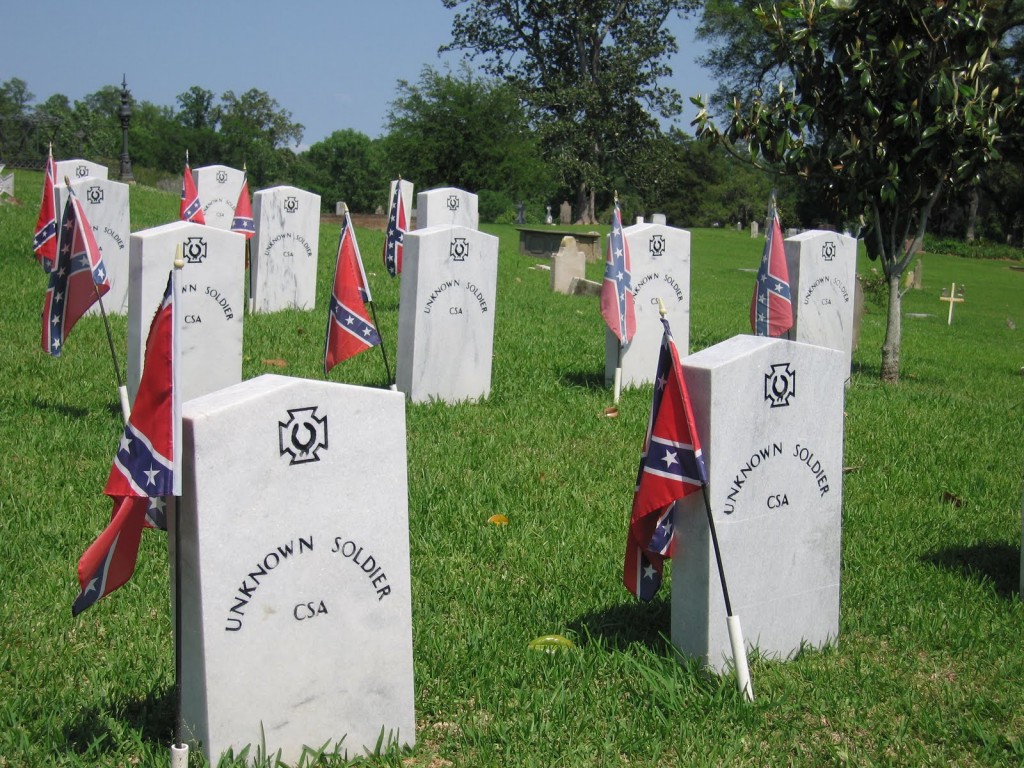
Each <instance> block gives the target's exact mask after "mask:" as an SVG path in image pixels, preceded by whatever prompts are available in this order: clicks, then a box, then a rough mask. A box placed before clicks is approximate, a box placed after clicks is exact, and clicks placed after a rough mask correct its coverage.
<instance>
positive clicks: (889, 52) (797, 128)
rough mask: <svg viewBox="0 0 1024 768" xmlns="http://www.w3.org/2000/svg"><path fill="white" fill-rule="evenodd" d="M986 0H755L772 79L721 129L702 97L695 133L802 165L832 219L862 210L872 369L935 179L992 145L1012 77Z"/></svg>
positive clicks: (888, 356) (1013, 107) (992, 149)
mask: <svg viewBox="0 0 1024 768" xmlns="http://www.w3.org/2000/svg"><path fill="white" fill-rule="evenodd" d="M995 10H996V6H995V4H993V3H990V2H987V0H888V1H887V2H885V3H876V2H869V1H868V0H831V2H830V1H829V0H787V1H786V2H775V3H760V4H759V5H758V7H757V10H756V15H757V18H758V20H759V22H760V23H761V24H762V25H763V28H764V30H765V32H766V33H767V35H768V38H769V46H770V50H771V51H772V52H773V53H774V55H775V58H776V60H777V61H778V62H780V63H785V64H786V67H787V69H788V73H789V76H790V77H791V81H790V84H788V85H787V84H786V83H785V82H780V83H779V85H778V87H777V88H776V89H774V90H773V91H772V92H770V93H768V94H764V95H761V96H759V97H756V98H755V99H754V100H753V101H752V102H751V104H750V105H749V106H744V105H742V104H741V102H740V101H739V100H737V101H735V102H734V104H733V107H732V108H731V109H730V114H729V120H728V124H727V126H726V127H725V129H724V130H720V129H718V128H717V127H716V126H715V125H714V124H713V123H712V122H711V119H710V117H709V116H708V114H707V111H706V110H702V111H701V113H700V114H698V117H697V119H696V121H695V122H696V124H697V126H698V135H699V136H701V137H702V138H705V139H707V140H711V141H716V142H717V141H722V142H725V143H726V145H727V146H731V147H736V146H737V145H744V146H746V147H749V149H750V152H751V154H752V156H753V157H755V158H757V159H759V160H761V161H763V162H764V163H766V164H768V165H771V166H773V167H775V168H778V169H780V170H783V171H785V172H788V173H795V174H799V175H800V176H801V177H802V178H804V179H805V181H806V182H807V183H808V184H810V185H812V187H813V188H814V189H816V190H818V191H819V193H820V194H821V195H823V196H824V197H826V198H827V200H828V201H829V203H830V205H831V206H832V207H833V209H834V210H835V212H836V214H837V217H838V218H839V220H840V221H842V220H845V221H849V220H851V219H853V220H857V219H860V220H861V221H862V222H863V226H862V229H861V232H862V234H863V236H864V238H865V245H866V246H867V250H868V254H869V255H870V256H871V257H872V258H876V259H878V260H879V261H880V262H881V265H882V270H883V273H884V276H885V280H886V282H887V285H888V290H889V301H888V318H887V324H886V334H885V342H884V344H883V346H882V361H881V377H882V380H883V381H890V382H895V381H897V380H898V379H899V373H900V347H901V333H902V324H901V301H900V300H901V293H900V277H901V276H902V274H903V272H904V270H905V269H906V267H907V264H908V263H909V262H910V259H911V256H912V254H913V252H914V251H913V243H914V241H915V240H917V239H919V238H921V237H923V235H924V233H925V230H926V228H927V225H928V218H929V215H930V213H931V211H932V209H933V207H934V205H935V203H936V201H937V200H938V199H939V196H940V194H941V193H942V191H943V189H944V188H947V189H957V188H959V187H962V186H964V185H966V184H969V183H970V182H971V181H972V180H973V179H974V178H975V177H976V176H977V174H978V172H979V169H980V168H982V167H984V165H985V164H986V163H988V162H990V161H994V160H997V159H998V158H999V156H1000V155H999V145H1000V144H1001V143H1002V141H1003V135H1004V131H1005V129H1006V126H1007V125H1008V124H1009V121H1010V120H1011V119H1019V117H1018V115H1017V113H1018V111H1019V101H1020V95H1019V89H1018V88H1017V87H1016V84H1014V87H1012V88H1003V89H1000V88H998V87H996V86H995V84H994V82H993V77H992V71H991V67H992V51H993V48H994V46H996V45H997V44H998V42H999V39H998V34H997V32H996V29H995V24H994V19H993V14H994V13H995Z"/></svg>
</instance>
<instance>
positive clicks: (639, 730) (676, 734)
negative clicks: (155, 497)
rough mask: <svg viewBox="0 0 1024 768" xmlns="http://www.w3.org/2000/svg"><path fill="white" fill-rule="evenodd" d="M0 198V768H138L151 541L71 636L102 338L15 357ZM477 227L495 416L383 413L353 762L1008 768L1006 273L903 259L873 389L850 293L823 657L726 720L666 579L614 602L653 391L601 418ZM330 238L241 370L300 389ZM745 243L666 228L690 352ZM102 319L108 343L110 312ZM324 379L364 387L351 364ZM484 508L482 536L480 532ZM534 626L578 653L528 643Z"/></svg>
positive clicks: (167, 633) (1012, 723)
mask: <svg viewBox="0 0 1024 768" xmlns="http://www.w3.org/2000/svg"><path fill="white" fill-rule="evenodd" d="M16 185H17V186H16V189H17V192H18V194H19V196H20V198H21V200H22V201H24V204H23V205H20V206H19V205H11V204H7V205H0V269H2V272H0V275H2V277H0V286H2V289H3V290H2V296H3V305H2V308H0V318H2V322H0V441H2V459H0V589H2V599H0V768H6V767H7V766H51V765H52V766H70V765H83V766H86V765H88V766H92V765H102V766H128V765H142V766H150V765H166V764H167V760H168V757H167V750H168V745H169V743H170V739H171V731H172V725H173V692H172V685H173V649H172V641H171V620H170V615H169V583H168V569H167V556H166V539H165V536H164V535H163V534H160V533H157V532H153V531H147V532H146V533H144V535H143V542H142V548H141V552H140V558H139V566H138V570H137V571H136V573H135V576H134V577H133V578H132V580H131V581H130V582H129V583H128V584H127V585H126V586H125V587H123V588H121V589H120V590H118V591H116V592H115V593H113V594H112V595H111V596H110V597H107V598H105V599H103V600H101V601H100V602H99V603H98V604H97V605H96V606H95V607H93V608H91V609H89V610H88V611H86V612H85V613H84V614H82V615H81V616H79V617H78V618H77V619H72V617H71V611H70V606H71V602H72V600H73V598H74V597H75V595H76V594H77V591H78V584H77V579H76V575H75V569H76V565H77V561H78V558H79V557H80V555H81V554H82V552H83V551H84V549H85V548H86V547H87V546H88V544H89V543H90V542H91V541H92V540H93V539H94V538H95V536H96V535H97V534H98V533H99V532H100V530H102V528H103V526H104V525H105V523H106V522H107V520H108V519H109V516H110V503H109V501H108V500H107V499H106V497H104V496H103V495H102V488H103V485H104V483H105V481H106V477H107V473H108V471H109V468H110V462H111V459H112V457H113V455H114V451H115V448H116V445H117V442H118V438H119V436H120V432H121V429H122V425H121V422H120V413H119V408H118V404H117V396H116V391H115V388H114V374H113V371H112V367H111V363H110V360H109V354H108V352H107V346H106V344H107V342H106V338H105V335H104V331H103V327H102V323H101V322H100V320H99V319H98V318H85V319H83V320H82V321H81V322H80V323H79V325H78V326H76V328H75V330H74V332H73V334H72V335H71V338H70V341H69V343H68V344H67V347H66V349H65V351H64V355H63V357H62V358H61V359H58V360H54V359H51V358H50V357H49V356H47V355H46V354H44V353H43V352H42V350H41V349H40V348H39V336H40V327H39V324H40V321H39V314H40V309H41V306H42V297H43V292H44V290H45V277H44V275H43V274H42V272H41V270H40V269H39V268H38V266H37V265H36V262H35V260H34V258H33V257H32V254H31V236H32V229H33V225H34V222H35V215H36V211H37V205H38V191H39V189H40V187H41V175H40V174H38V173H35V174H33V173H23V172H17V174H16ZM178 202H179V201H178V198H177V196H175V195H173V194H166V193H162V192H158V191H155V190H151V189H145V188H142V187H135V188H133V190H132V196H131V206H132V228H133V230H139V229H143V228H146V227H150V226H155V225H158V224H162V223H166V222H168V221H173V220H175V219H176V218H177V211H178ZM483 228H484V229H486V230H487V231H489V232H491V233H493V234H496V235H498V236H500V238H501V255H500V259H499V268H498V269H499V274H498V294H497V300H496V308H495V311H496V317H495V321H496V327H495V348H494V367H493V379H492V394H491V397H490V398H489V399H488V400H487V401H486V402H483V403H480V404H476V405H465V404H464V405H456V406H446V405H437V404H433V405H416V406H412V405H410V406H409V407H408V409H407V426H408V460H409V517H410V523H409V524H410V530H409V538H410V544H411V557H412V578H413V585H412V586H413V627H414V638H413V643H414V646H413V647H414V656H415V671H416V681H415V686H416V715H417V723H418V733H417V746H416V748H415V749H414V750H412V751H411V752H408V753H402V752H391V753H388V754H385V755H383V756H380V757H376V758H368V759H367V760H366V761H365V762H366V764H368V765H394V766H420V767H422V768H439V767H441V766H449V765H455V766H497V765H502V766H537V767H538V768H550V767H551V766H577V765H578V766H595V765H596V766H625V765H630V766H677V765H698V766H704V765H707V766H712V765H722V764H730V765H731V764H736V765H752V766H763V765H813V766H817V765H844V764H850V765H900V766H920V765H948V764H955V765H959V766H993V765H1007V766H1011V765H1020V764H1022V762H1024V605H1022V603H1021V601H1020V599H1019V597H1018V595H1017V591H1018V583H1019V581H1018V580H1019V561H1020V539H1021V486H1022V476H1024V461H1022V459H1024V375H1022V372H1021V369H1022V367H1024V271H1018V270H1013V269H1011V268H1010V267H1011V263H1009V262H1005V261H987V260H979V259H958V258H954V257H949V256H938V255H934V254H926V255H925V256H924V289H923V290H920V291H910V292H908V293H907V295H906V296H905V298H904V312H905V319H904V342H903V354H902V361H903V376H902V381H901V383H900V384H899V385H897V386H883V385H882V384H881V383H880V382H879V376H878V374H879V363H880V353H879V349H880V347H881V344H882V338H883V333H884V327H885V313H884V306H883V304H882V303H880V302H875V301H870V300H869V302H868V306H867V310H868V311H867V314H866V315H865V317H864V322H863V327H862V331H861V338H860V345H859V348H858V349H857V350H856V352H855V353H854V361H853V363H854V365H853V370H854V373H853V377H852V381H851V384H850V387H849V389H848V391H847V402H846V428H845V458H844V465H845V466H846V467H847V468H848V471H847V474H846V476H845V478H844V491H845V498H844V504H843V563H842V602H841V622H840V637H839V640H838V643H837V644H836V645H835V646H833V647H829V648H827V649H825V650H822V651H805V652H802V653H800V654H799V655H798V656H797V658H795V659H793V660H791V661H788V662H780V661H777V660H766V659H759V658H755V659H753V660H752V665H751V674H752V677H753V680H754V688H755V691H756V693H757V699H756V701H754V702H753V703H746V702H744V701H743V700H742V699H741V697H740V696H739V694H738V693H737V692H736V689H735V684H734V681H733V680H732V679H731V678H729V677H725V678H721V679H720V678H717V677H714V676H711V675H708V674H706V673H705V672H703V671H701V670H700V669H699V668H697V667H696V666H694V665H693V664H692V663H689V662H687V661H686V660H684V659H679V658H678V657H677V656H676V654H675V653H674V652H673V649H672V647H671V644H670V643H669V641H668V640H667V635H668V632H669V618H670V617H669V592H670V590H671V585H670V584H669V585H667V588H663V589H662V591H661V593H659V595H658V597H657V599H656V600H655V601H654V602H652V603H651V604H649V605H641V604H638V603H637V602H636V601H635V600H634V599H633V598H632V597H631V596H630V595H629V594H628V593H627V592H626V591H625V589H624V588H623V587H622V585H621V570H622V558H623V552H624V549H625V540H626V525H627V519H628V515H629V509H630V504H631V500H632V493H633V482H634V479H635V473H636V466H637V462H638V459H639V451H640V446H641V442H642V440H643V435H644V430H645V428H646V422H647V415H648V409H649V407H650V398H651V390H650V388H649V387H648V388H645V389H639V390H627V391H625V392H624V393H623V396H622V400H621V402H620V404H619V408H620V416H619V418H616V419H608V418H605V417H603V416H602V412H603V410H604V409H605V408H606V407H607V406H608V405H610V404H611V392H610V391H609V389H607V388H605V387H604V382H603V379H604V375H603V372H604V331H603V324H602V320H601V317H600V313H599V310H598V301H597V299H596V298H593V297H577V296H563V295H556V294H552V293H551V292H550V291H549V289H548V281H549V275H548V273H547V272H544V271H540V270H537V269H535V268H534V265H535V264H536V263H537V262H536V260H534V259H532V258H529V257H523V256H520V255H519V254H518V252H517V240H516V237H515V230H514V228H512V227H500V226H495V227H491V226H485V227H483ZM588 229H589V228H588ZM600 229H601V231H602V232H604V231H605V230H606V229H607V227H601V228H600ZM358 236H359V243H360V247H361V250H362V253H363V255H364V259H365V261H366V266H367V271H368V272H369V273H370V276H369V279H370V281H371V286H372V289H373V294H374V298H375V300H376V305H377V313H378V318H379V321H380V326H381V333H382V335H383V337H384V339H385V343H386V344H387V348H388V353H389V357H390V359H391V362H392V365H393V364H394V350H395V345H396V333H397V326H398V314H397V305H398V282H397V281H395V280H392V279H390V278H388V277H387V274H386V273H385V271H384V270H383V268H382V267H381V265H380V260H379V253H380V249H381V245H382V237H383V234H382V233H380V232H376V231H371V230H359V231H358ZM337 237H338V230H337V228H336V226H335V225H330V226H325V227H323V228H322V229H321V237H320V267H319V281H318V289H319V290H318V296H317V301H318V306H317V309H316V310H315V311H313V312H298V311H294V312H282V313H278V314H274V315H256V316H247V317H246V320H245V323H246V325H245V348H244V363H243V376H244V377H245V378H251V377H254V376H258V375H260V374H262V373H266V372H272V373H280V374H285V375H291V376H302V377H309V378H317V379H319V378H322V377H323V374H322V355H323V333H324V327H325V324H326V301H327V295H328V290H329V285H330V280H331V277H332V274H333V269H334V254H335V248H336V245H337ZM762 243H763V241H762V240H752V239H751V238H750V237H749V235H748V234H746V233H742V232H735V231H727V230H694V231H693V234H692V278H691V301H692V317H691V329H690V340H691V351H695V350H697V349H701V348H703V347H706V346H709V345H712V344H715V343H717V342H720V341H723V340H725V339H727V338H730V337H731V336H733V335H735V334H738V333H746V332H748V331H749V327H748V324H747V323H748V319H747V318H748V310H749V302H750V295H751V291H752V283H753V275H752V274H751V273H750V272H749V271H748V270H750V269H753V268H755V267H756V265H757V262H758V259H759V257H760V252H761V247H762ZM1016 264H1019V262H1016ZM872 266H873V265H872V264H871V263H870V262H867V261H866V260H862V261H861V263H860V264H859V265H858V269H859V272H860V273H862V274H867V273H869V272H870V270H871V267H872ZM601 272H602V266H601V265H600V264H592V265H588V276H589V277H591V278H592V279H595V280H599V279H600V277H601ZM954 281H955V282H956V283H957V284H963V285H965V286H966V289H965V296H966V302H965V303H963V304H959V305H957V307H956V310H955V317H954V321H953V325H952V326H947V324H946V313H947V305H946V304H944V303H942V302H940V301H939V294H940V291H941V289H942V288H943V287H948V286H949V284H950V283H952V282H954ZM911 314H915V315H924V316H923V317H910V315H911ZM112 325H113V333H114V338H115V341H116V342H117V343H118V344H119V346H120V348H121V349H122V350H123V348H124V339H125V321H124V318H113V320H112ZM122 365H123V360H122ZM330 379H331V380H334V381H344V382H347V383H353V384H363V385H367V386H374V387H380V386H384V385H385V384H386V382H385V376H384V372H383V366H382V364H381V359H380V355H379V354H378V353H377V352H376V351H370V352H367V353H366V354H362V355H358V356H357V357H355V358H352V359H350V360H348V361H345V362H343V363H341V364H340V365H339V366H338V367H336V368H335V369H334V370H333V371H332V372H331V375H330ZM495 513H501V514H504V515H506V516H507V517H508V518H509V524H508V525H507V526H503V527H495V526H494V525H491V524H488V522H487V519H488V518H489V517H490V516H491V515H493V514H495ZM766 567H769V565H768V564H766ZM551 633H559V634H563V635H565V636H567V637H569V638H570V639H572V640H573V641H574V643H575V648H574V649H573V650H571V651H567V652H561V653H557V654H550V655H549V654H544V653H538V652H536V651H533V650H530V649H529V647H528V644H529V642H530V640H532V639H533V638H535V637H537V636H539V635H545V634H551ZM341 727H342V726H341V725H340V724H339V729H341ZM338 736H339V738H340V737H341V736H342V733H341V732H339V734H338ZM324 762H325V764H328V765H330V764H333V763H332V762H331V761H330V760H326V761H324ZM192 764H193V765H201V764H202V759H201V757H200V755H198V754H197V753H195V752H193V757H192Z"/></svg>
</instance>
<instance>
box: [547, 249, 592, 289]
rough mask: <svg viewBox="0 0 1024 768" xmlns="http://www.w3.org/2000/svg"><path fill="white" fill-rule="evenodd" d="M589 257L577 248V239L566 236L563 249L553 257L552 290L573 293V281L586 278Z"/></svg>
mask: <svg viewBox="0 0 1024 768" xmlns="http://www.w3.org/2000/svg"><path fill="white" fill-rule="evenodd" d="M586 273H587V255H586V254H585V253H583V251H581V250H580V249H579V248H578V247H577V246H576V238H574V237H573V236H572V235H566V236H565V237H563V238H562V247H561V248H559V249H558V253H556V254H555V255H554V256H552V257H551V290H552V291H554V292H555V293H565V294H569V293H571V292H572V291H571V289H572V281H573V280H574V279H580V278H583V277H586Z"/></svg>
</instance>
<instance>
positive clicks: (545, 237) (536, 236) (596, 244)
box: [516, 227, 601, 262]
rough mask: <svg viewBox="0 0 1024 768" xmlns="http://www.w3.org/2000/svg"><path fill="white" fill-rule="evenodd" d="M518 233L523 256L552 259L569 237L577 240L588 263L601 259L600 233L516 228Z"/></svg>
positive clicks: (545, 228) (577, 244)
mask: <svg viewBox="0 0 1024 768" xmlns="http://www.w3.org/2000/svg"><path fill="white" fill-rule="evenodd" d="M516 231H517V232H519V253H520V254H522V255H523V256H535V257H537V258H540V259H550V258H551V257H552V256H554V255H555V254H556V253H558V249H559V248H561V247H562V238H563V237H565V236H566V235H569V236H571V237H572V238H573V239H575V240H576V246H577V247H578V248H579V249H580V250H581V251H583V253H585V254H586V255H587V261H588V262H596V261H599V260H600V259H601V234H600V233H599V232H572V231H570V230H567V229H555V228H554V227H550V228H548V227H544V228H540V227H538V228H534V227H516Z"/></svg>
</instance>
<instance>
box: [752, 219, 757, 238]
mask: <svg viewBox="0 0 1024 768" xmlns="http://www.w3.org/2000/svg"><path fill="white" fill-rule="evenodd" d="M750 236H751V237H752V238H753V237H757V236H758V224H757V219H755V220H754V221H752V222H750Z"/></svg>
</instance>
